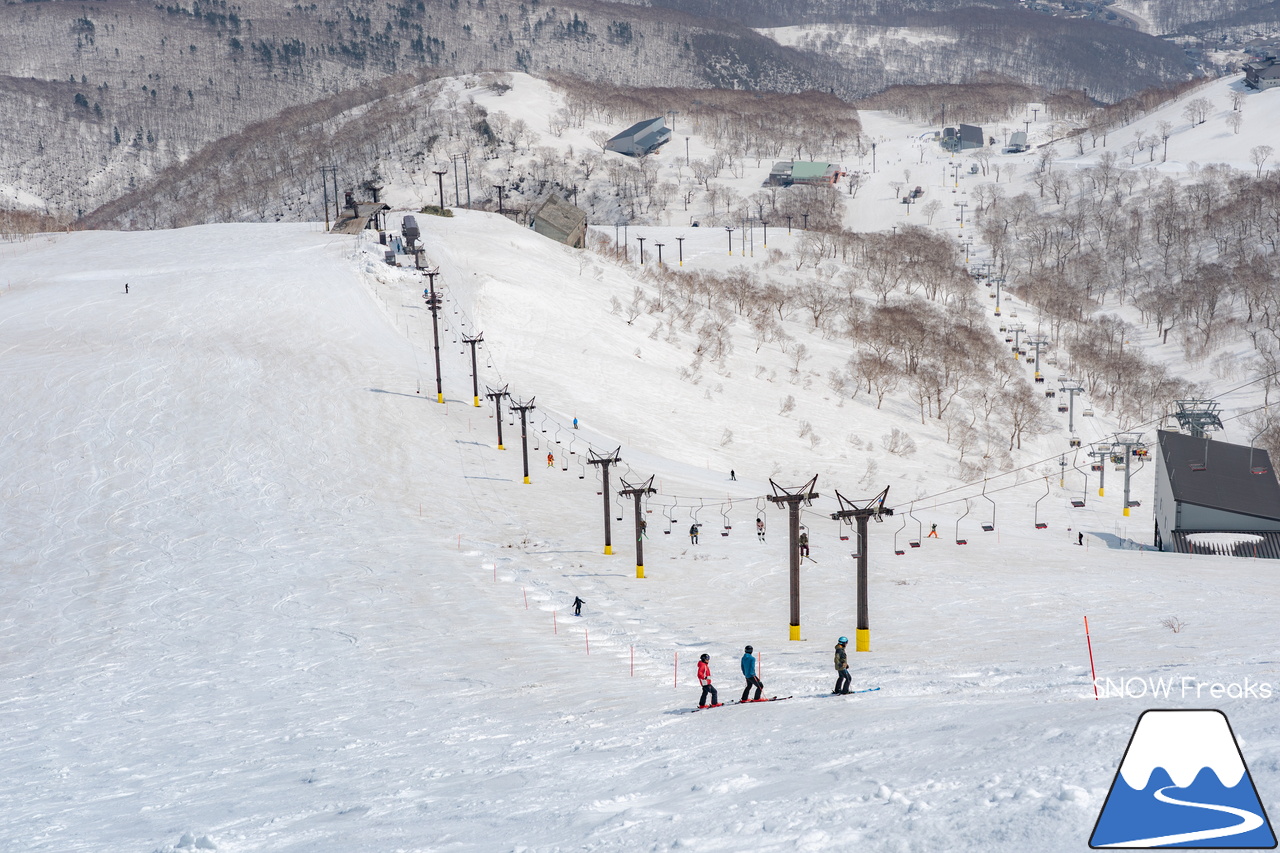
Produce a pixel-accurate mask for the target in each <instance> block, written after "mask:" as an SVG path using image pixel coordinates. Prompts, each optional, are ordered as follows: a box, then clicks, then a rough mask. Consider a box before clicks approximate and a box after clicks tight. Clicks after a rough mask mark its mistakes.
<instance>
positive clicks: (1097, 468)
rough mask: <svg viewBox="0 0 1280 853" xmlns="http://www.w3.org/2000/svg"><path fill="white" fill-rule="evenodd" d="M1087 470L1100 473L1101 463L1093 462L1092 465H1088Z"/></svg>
mask: <svg viewBox="0 0 1280 853" xmlns="http://www.w3.org/2000/svg"><path fill="white" fill-rule="evenodd" d="M1089 470H1090V471H1101V470H1102V463H1101V462H1094V463H1093V464H1092V465H1090V466H1089Z"/></svg>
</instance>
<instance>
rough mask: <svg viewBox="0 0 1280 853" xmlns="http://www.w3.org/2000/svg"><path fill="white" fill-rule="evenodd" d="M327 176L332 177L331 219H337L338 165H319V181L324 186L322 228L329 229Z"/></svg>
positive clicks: (335, 221)
mask: <svg viewBox="0 0 1280 853" xmlns="http://www.w3.org/2000/svg"><path fill="white" fill-rule="evenodd" d="M329 178H333V207H334V211H333V220H334V223H335V224H336V223H337V221H338V167H337V166H321V167H320V183H321V184H322V185H323V186H324V230H325V231H328V230H329Z"/></svg>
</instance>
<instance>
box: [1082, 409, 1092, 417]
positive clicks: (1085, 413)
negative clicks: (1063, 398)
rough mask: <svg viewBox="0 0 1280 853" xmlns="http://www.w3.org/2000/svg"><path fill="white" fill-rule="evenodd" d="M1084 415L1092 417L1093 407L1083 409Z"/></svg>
mask: <svg viewBox="0 0 1280 853" xmlns="http://www.w3.org/2000/svg"><path fill="white" fill-rule="evenodd" d="M1084 416H1085V417H1086V418H1091V417H1093V409H1085V410H1084Z"/></svg>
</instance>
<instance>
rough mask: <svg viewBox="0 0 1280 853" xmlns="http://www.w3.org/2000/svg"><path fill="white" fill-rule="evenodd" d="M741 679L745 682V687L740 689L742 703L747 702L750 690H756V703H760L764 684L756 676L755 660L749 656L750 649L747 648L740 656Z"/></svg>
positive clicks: (752, 656)
mask: <svg viewBox="0 0 1280 853" xmlns="http://www.w3.org/2000/svg"><path fill="white" fill-rule="evenodd" d="M742 677H743V678H745V679H746V680H747V686H746V687H744V688H742V701H743V702H745V701H747V694H748V693H750V692H751V688H752V687H755V689H756V701H757V702H758V701H760V694H761V693H762V692H764V682H762V681H761V680H760V676H758V675H756V658H755V655H753V654H751V647H750V646H747V648H746V650H745V652H744V654H743V655H742Z"/></svg>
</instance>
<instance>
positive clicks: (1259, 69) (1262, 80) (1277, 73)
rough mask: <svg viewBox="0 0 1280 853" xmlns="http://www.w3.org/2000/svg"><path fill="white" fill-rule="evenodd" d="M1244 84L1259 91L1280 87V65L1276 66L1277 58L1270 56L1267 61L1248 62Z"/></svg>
mask: <svg viewBox="0 0 1280 853" xmlns="http://www.w3.org/2000/svg"><path fill="white" fill-rule="evenodd" d="M1244 84H1245V85H1246V86H1248V87H1250V88H1253V89H1257V90H1259V91H1262V90H1264V89H1273V88H1275V87H1276V86H1280V65H1277V64H1276V58H1275V57H1274V56H1268V57H1267V58H1266V59H1259V60H1257V61H1255V62H1246V63H1245V65H1244Z"/></svg>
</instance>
